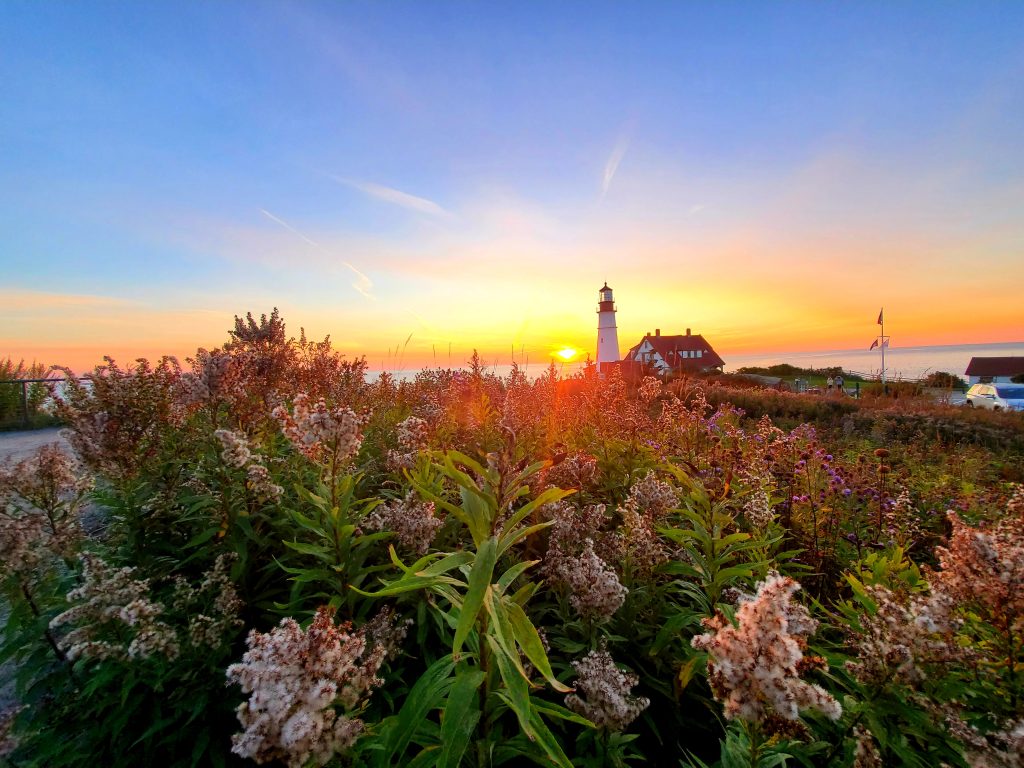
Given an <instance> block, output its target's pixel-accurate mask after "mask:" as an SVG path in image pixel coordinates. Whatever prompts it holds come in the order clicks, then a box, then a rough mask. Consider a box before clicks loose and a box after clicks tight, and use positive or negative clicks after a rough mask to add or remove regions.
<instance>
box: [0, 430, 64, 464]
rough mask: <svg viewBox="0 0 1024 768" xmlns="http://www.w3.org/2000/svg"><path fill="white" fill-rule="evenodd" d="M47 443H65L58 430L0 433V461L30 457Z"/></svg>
mask: <svg viewBox="0 0 1024 768" xmlns="http://www.w3.org/2000/svg"><path fill="white" fill-rule="evenodd" d="M47 443H60V444H61V445H64V446H66V445H67V442H66V441H65V440H64V438H63V437H61V436H60V429H59V428H58V427H53V428H51V429H32V430H29V431H27V432H0V461H3V460H4V459H8V458H9V459H11V460H13V461H20V460H21V459H24V458H27V457H28V456H30V455H32V452H33V451H35V450H36V448H38V447H40V446H41V445H46V444H47Z"/></svg>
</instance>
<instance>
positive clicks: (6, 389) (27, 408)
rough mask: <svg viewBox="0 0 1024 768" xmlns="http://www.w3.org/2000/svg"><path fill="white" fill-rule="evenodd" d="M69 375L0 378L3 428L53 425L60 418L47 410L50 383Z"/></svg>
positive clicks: (0, 405) (0, 412) (55, 382)
mask: <svg viewBox="0 0 1024 768" xmlns="http://www.w3.org/2000/svg"><path fill="white" fill-rule="evenodd" d="M64 381H67V379H66V378H53V379H0V430H7V429H19V428H20V429H29V428H31V427H40V426H51V425H54V424H56V423H57V420H56V419H55V418H54V417H53V416H52V415H51V414H49V413H47V411H46V410H45V406H46V403H47V401H48V400H49V399H50V395H51V389H50V386H49V385H54V384H60V383H61V382H64Z"/></svg>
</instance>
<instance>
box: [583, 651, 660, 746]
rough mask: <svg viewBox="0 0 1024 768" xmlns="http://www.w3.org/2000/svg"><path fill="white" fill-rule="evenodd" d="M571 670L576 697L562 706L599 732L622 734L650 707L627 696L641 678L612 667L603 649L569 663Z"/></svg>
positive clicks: (636, 697)
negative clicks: (574, 678) (587, 721)
mask: <svg viewBox="0 0 1024 768" xmlns="http://www.w3.org/2000/svg"><path fill="white" fill-rule="evenodd" d="M572 667H573V669H575V670H576V675H577V679H576V682H575V685H574V687H575V689H576V693H570V694H569V695H567V696H566V697H565V705H566V706H567V707H568V708H569V709H571V710H572V711H573V712H575V713H576V714H578V715H582V716H583V717H585V718H587V719H588V720H590V721H591V722H592V723H593V724H594V725H596V726H597V727H598V728H602V729H605V730H609V731H622V730H625V729H626V728H627V727H628V726H629V724H630V723H632V722H633V721H634V720H636V718H637V717H639V715H640V713H641V712H643V711H644V710H645V709H646V708H647V707H648V706H649V705H650V703H651V701H650V699H648V698H645V697H643V696H633V695H631V694H630V689H632V688H633V686H635V685H636V684H637V683H638V682H639V681H640V678H639V677H637V676H636V675H635V674H632V673H627V672H623V671H622V670H620V669H619V668H618V667H617V666H615V662H614V661H613V660H612V657H611V654H609V653H608V651H607V650H605V649H604V648H603V647H602V648H601V649H600V650H596V651H591V652H590V653H588V654H587V655H586V656H584V657H583V658H582V659H580V660H579V661H574V662H572ZM580 694H582V696H581V695H580ZM584 697H585V698H584Z"/></svg>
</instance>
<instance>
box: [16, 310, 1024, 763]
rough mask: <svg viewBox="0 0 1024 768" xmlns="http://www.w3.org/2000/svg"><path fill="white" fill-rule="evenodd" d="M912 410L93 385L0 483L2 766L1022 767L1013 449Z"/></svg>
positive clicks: (633, 386)
mask: <svg viewBox="0 0 1024 768" xmlns="http://www.w3.org/2000/svg"><path fill="white" fill-rule="evenodd" d="M904 394H905V396H902V397H898V398H892V397H883V396H881V395H878V396H875V397H866V398H864V399H862V400H860V401H853V400H852V399H850V398H824V397H814V396H806V395H798V394H793V393H789V392H780V391H774V390H768V389H762V388H758V387H753V386H749V385H748V386H746V387H744V388H737V387H732V386H730V385H729V384H727V383H726V382H724V381H721V380H713V379H712V380H703V379H690V380H680V381H673V382H671V383H668V384H666V383H663V382H661V381H659V380H657V379H653V378H646V379H643V380H642V381H640V382H636V383H628V382H625V381H623V380H621V379H619V378H616V377H614V376H613V377H611V378H609V379H606V380H602V379H599V378H597V377H594V376H592V375H580V376H577V377H574V378H569V379H562V378H559V376H558V375H557V372H556V371H555V370H554V368H552V370H551V371H550V373H549V375H547V376H544V377H541V378H540V379H538V380H535V381H530V380H527V378H526V377H525V376H523V375H522V373H521V372H520V371H518V370H515V369H513V372H512V373H511V375H509V376H508V377H506V378H498V377H496V376H493V375H488V374H487V373H485V371H484V370H483V368H482V367H481V366H480V365H479V364H478V361H471V363H470V364H469V366H468V368H467V369H465V370H458V371H453V370H424V371H422V372H421V373H420V374H419V375H418V376H416V377H415V379H414V380H411V381H396V380H393V379H392V378H390V377H389V376H387V375H383V376H381V377H380V378H379V379H378V380H377V381H374V382H372V383H370V382H368V381H367V379H366V376H365V365H364V363H363V361H362V360H346V359H344V358H343V357H342V356H340V355H339V354H338V353H336V352H335V351H334V350H332V348H331V345H330V343H329V341H327V340H325V341H323V342H312V341H309V340H307V339H305V337H304V335H302V336H300V337H299V338H298V339H294V338H289V337H288V335H287V332H286V329H285V325H284V322H283V321H282V320H281V318H280V317H279V316H278V314H277V312H276V311H275V312H274V313H273V314H271V315H270V316H269V317H267V316H264V317H262V318H260V319H256V318H253V317H252V316H251V315H250V316H248V317H246V318H236V323H235V328H234V330H233V331H231V332H230V335H229V339H228V341H227V343H226V344H224V346H223V347H221V348H219V349H215V350H199V351H198V352H197V353H196V355H195V357H194V359H191V360H189V361H188V365H187V366H185V367H184V369H183V368H182V367H181V366H179V365H178V364H177V363H176V362H175V361H174V360H170V359H165V360H162V361H160V362H158V363H155V364H149V363H147V362H145V361H139V362H137V363H135V364H134V365H132V366H131V367H127V368H125V367H121V366H119V365H117V364H116V363H114V362H113V361H109V362H108V364H107V365H105V366H103V367H101V368H98V369H97V370H96V371H95V372H94V373H93V374H92V375H91V376H90V377H88V381H86V382H84V383H78V382H77V381H75V380H72V381H69V382H68V384H67V386H66V388H65V389H64V390H63V392H62V393H61V394H59V395H58V399H57V415H58V416H59V418H60V419H61V420H62V421H63V423H64V424H65V425H66V426H67V429H68V433H67V434H68V439H69V441H70V443H71V445H72V446H73V449H74V455H73V456H69V455H67V454H65V453H62V452H61V451H59V450H57V449H55V448H47V449H43V450H42V451H40V452H39V453H38V454H37V455H36V456H34V457H32V458H29V459H27V460H25V461H22V462H20V463H16V464H15V463H9V464H8V465H6V466H3V467H2V469H0V512H2V514H0V584H2V586H3V596H4V598H3V599H4V602H5V605H4V606H3V610H4V611H6V614H7V620H6V624H5V627H4V632H3V637H2V645H0V649H2V653H0V656H2V660H9V661H10V662H11V664H9V665H8V668H10V669H12V670H13V674H14V676H15V678H16V679H15V681H14V682H15V701H16V703H15V705H14V706H12V707H10V708H8V711H7V712H6V713H5V714H4V715H3V719H2V723H0V742H2V744H3V746H2V747H0V754H2V755H3V757H2V758H0V760H5V761H6V762H7V763H8V764H10V765H12V766H26V767H27V766H78V765H89V766H132V767H133V768H134V767H135V766H140V765H141V766H191V765H196V766H207V765H211V766H220V765H244V764H252V763H253V762H256V763H262V764H276V765H287V766H293V767H294V768H299V767H301V766H325V765H356V766H373V767H376V766H381V767H383V766H399V765H401V766H415V767H416V768H428V767H431V766H474V767H477V768H486V767H489V766H502V765H507V766H519V765H529V764H536V765H544V766H550V765H555V766H563V767H566V768H568V766H581V767H583V766H587V767H594V768H596V767H598V766H623V765H639V764H644V763H646V764H650V765H656V766H715V765H721V766H724V767H727V768H737V767H739V766H763V767H764V768H768V767H769V766H783V765H788V766H899V765H908V766H929V767H931V766H940V765H949V766H1006V767H1009V766H1019V765H1021V764H1022V751H1024V491H1022V490H1021V486H1020V485H1019V483H1021V482H1022V481H1024V419H1022V418H1021V416H1020V415H1019V414H1004V413H977V412H968V411H966V410H965V409H954V408H950V407H945V406H939V405H936V404H935V403H933V402H931V401H930V400H926V399H922V398H919V397H915V396H914V395H913V393H912V392H908V393H904Z"/></svg>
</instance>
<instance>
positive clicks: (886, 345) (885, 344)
mask: <svg viewBox="0 0 1024 768" xmlns="http://www.w3.org/2000/svg"><path fill="white" fill-rule="evenodd" d="M882 346H883V347H888V346H889V340H888V339H886V340H885V341H883V342H882Z"/></svg>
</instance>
